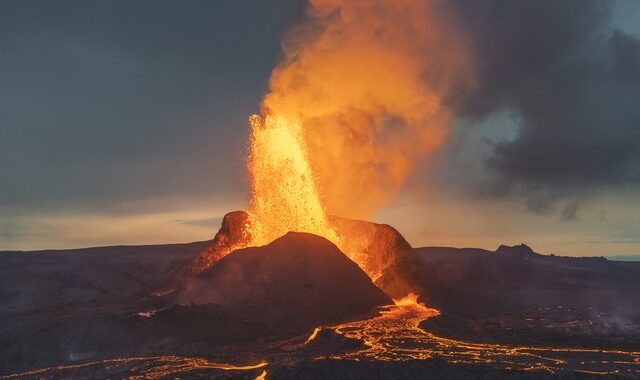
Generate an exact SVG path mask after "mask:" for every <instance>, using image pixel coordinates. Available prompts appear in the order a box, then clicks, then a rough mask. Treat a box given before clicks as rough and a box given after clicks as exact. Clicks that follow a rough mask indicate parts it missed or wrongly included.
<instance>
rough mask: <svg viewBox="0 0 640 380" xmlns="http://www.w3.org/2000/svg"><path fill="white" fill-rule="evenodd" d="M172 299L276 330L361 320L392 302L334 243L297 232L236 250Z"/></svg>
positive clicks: (189, 280) (186, 283) (185, 280)
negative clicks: (218, 307) (238, 314)
mask: <svg viewBox="0 0 640 380" xmlns="http://www.w3.org/2000/svg"><path fill="white" fill-rule="evenodd" d="M220 236H221V235H220V234H218V237H220ZM218 242H219V240H217V241H214V243H213V244H214V245H215V244H217V243H218ZM204 252H210V251H209V250H208V249H207V250H205V251H204ZM199 258H201V256H199ZM345 289H349V291H348V292H345ZM168 298H169V299H170V300H171V301H172V302H174V303H175V304H180V305H192V307H197V306H198V305H208V304H215V305H223V306H225V307H229V308H232V309H233V310H238V311H241V312H242V313H243V314H246V315H254V316H255V317H256V318H257V319H258V320H260V322H261V323H263V324H264V325H265V326H267V327H268V328H269V329H270V330H271V331H272V332H273V331H278V332H285V331H286V332H291V331H304V329H306V328H309V327H313V326H316V325H318V324H323V323H331V322H337V321H343V320H347V319H353V318H357V317H362V316H364V315H366V314H367V313H369V312H371V311H372V310H373V309H375V308H376V307H377V306H382V305H388V304H391V303H392V301H391V299H390V298H389V297H388V296H387V295H386V294H385V293H384V292H383V291H382V290H380V289H379V288H377V287H376V286H375V285H374V284H373V282H372V281H371V279H370V278H369V277H368V276H367V275H366V274H365V273H364V272H363V271H362V270H361V269H360V268H359V267H358V266H357V265H356V264H355V263H354V262H353V261H351V260H350V259H349V258H348V257H347V256H346V255H345V254H344V253H342V252H341V251H340V250H339V249H338V247H336V246H335V245H334V244H333V243H331V242H330V241H328V240H326V239H324V238H322V237H319V236H316V235H312V234H308V233H296V232H289V233H288V234H286V235H285V236H283V237H281V238H278V239H276V240H274V241H273V242H272V243H270V244H268V245H266V246H262V247H248V248H243V249H238V250H235V251H233V252H231V253H230V254H228V255H226V256H224V257H222V258H221V259H219V260H218V261H216V263H215V265H211V266H210V267H209V268H207V269H205V270H203V271H201V272H199V273H198V274H197V275H194V276H190V277H182V282H181V283H180V287H179V288H178V289H177V290H176V291H175V292H173V293H171V294H170V295H169V297H168Z"/></svg>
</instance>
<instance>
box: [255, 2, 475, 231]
mask: <svg viewBox="0 0 640 380" xmlns="http://www.w3.org/2000/svg"><path fill="white" fill-rule="evenodd" d="M453 25H454V23H453V22H452V20H451V19H450V18H449V17H448V15H447V14H446V12H444V11H443V10H442V8H441V6H440V2H439V1H435V0H426V1H414V0H400V1H393V2H391V1H376V0H373V1H366V0H355V1H348V2H343V1H337V0H311V1H310V5H309V8H308V10H307V19H306V21H305V22H304V23H303V24H302V25H299V26H297V27H295V28H294V29H293V30H291V31H290V33H289V34H288V36H287V37H286V38H285V41H284V43H283V54H284V57H283V59H282V61H281V63H280V64H279V65H278V66H277V67H276V68H275V69H274V71H273V73H272V76H271V79H270V92H269V93H268V94H267V95H266V96H265V98H264V100H263V104H262V114H263V116H264V117H268V116H270V115H278V116H279V117H285V118H287V119H289V120H295V121H296V122H297V123H299V125H300V126H301V133H302V138H303V141H304V145H305V149H306V150H307V159H308V161H309V165H310V167H311V169H312V173H313V181H314V182H315V186H316V188H317V190H318V193H319V196H320V198H321V201H322V204H323V206H324V209H325V211H326V212H327V213H331V214H338V215H343V216H349V217H358V218H364V217H368V216H370V215H371V213H372V212H374V211H375V210H377V209H379V208H381V207H383V206H384V205H385V204H387V203H388V202H389V201H390V200H391V199H393V197H394V196H396V195H397V193H398V191H399V190H400V189H401V187H402V185H403V184H404V183H405V181H406V180H407V178H408V176H409V175H410V174H411V172H412V170H413V169H414V167H415V162H416V161H417V159H419V158H421V157H424V156H425V155H428V154H429V153H430V152H432V151H433V150H434V149H436V148H437V147H438V146H439V145H440V144H441V143H442V142H443V139H444V138H445V137H446V135H447V124H448V122H449V119H450V111H449V110H448V109H447V107H446V105H445V103H446V98H447V97H448V96H450V95H451V94H452V92H453V91H455V90H456V89H457V88H460V87H461V86H468V85H470V84H471V83H472V81H471V75H469V72H470V71H469V69H468V67H469V65H468V59H467V57H466V55H465V49H464V46H463V44H462V43H461V41H462V39H461V38H459V36H457V34H456V31H455V28H454V27H453Z"/></svg>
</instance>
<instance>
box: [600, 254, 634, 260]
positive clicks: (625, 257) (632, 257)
mask: <svg viewBox="0 0 640 380" xmlns="http://www.w3.org/2000/svg"><path fill="white" fill-rule="evenodd" d="M605 257H606V258H607V259H608V260H614V261H640V255H628V256H605Z"/></svg>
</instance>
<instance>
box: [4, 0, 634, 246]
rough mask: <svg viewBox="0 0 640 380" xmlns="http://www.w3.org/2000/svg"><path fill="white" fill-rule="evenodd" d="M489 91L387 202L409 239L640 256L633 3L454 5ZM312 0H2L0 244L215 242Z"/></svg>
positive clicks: (242, 186) (390, 219)
mask: <svg viewBox="0 0 640 380" xmlns="http://www.w3.org/2000/svg"><path fill="white" fill-rule="evenodd" d="M445 6H446V7H448V8H450V12H452V14H454V15H455V16H456V19H457V20H459V27H460V29H461V30H462V33H463V35H465V36H466V38H467V42H468V47H469V49H470V55H471V56H472V57H473V59H474V66H475V68H476V80H477V86H476V87H475V88H474V89H473V91H464V92H462V93H460V94H455V96H452V98H451V99H449V100H448V103H449V106H450V107H451V109H452V110H454V115H455V120H454V123H453V125H451V126H450V129H451V132H450V136H449V138H448V139H447V142H446V144H445V145H444V146H443V147H442V148H441V149H440V150H439V151H438V152H437V154H436V155H434V156H432V157H429V160H428V162H421V163H420V168H421V170H418V171H417V172H416V173H415V175H414V176H413V177H412V178H411V179H410V181H409V183H408V184H407V186H406V187H405V191H404V192H403V194H402V196H401V197H399V198H398V199H397V200H396V201H395V202H393V203H392V204H390V205H389V206H388V207H387V208H385V209H384V210H382V211H381V212H379V214H378V215H376V218H375V219H376V220H377V221H380V222H385V223H389V224H392V225H394V226H395V227H397V228H398V229H399V230H400V231H401V232H403V233H404V234H405V236H406V237H407V238H408V240H410V241H411V242H412V243H413V244H414V245H448V246H479V247H485V248H491V249H493V248H495V247H496V246H497V245H499V244H503V243H504V244H516V243H521V242H525V243H527V244H529V245H531V246H532V247H533V248H534V249H536V250H538V251H541V252H545V253H551V252H553V253H557V254H564V255H633V254H640V188H639V185H640V2H638V1H635V0H624V1H623V0H618V1H616V2H614V1H599V0H597V1H595V0H594V1H588V0H576V1H563V2H558V1H554V0H549V1H511V0H509V1H507V0H504V1H500V0H479V1H463V0H451V1H448V2H446V4H445ZM304 9H305V2H304V1H300V0H279V1H269V2H266V1H211V2H207V1H188V2H184V1H183V2H178V1H102V2H100V1H93V2H87V1H82V0H78V1H57V2H49V1H24V0H20V1H18V0H16V1H11V0H9V1H3V2H0V249H1V250H14V249H25V250H27V249H41V248H67V247H83V246H96V245H111V244H143V243H164V242H187V241H194V240H204V239H208V238H211V237H212V235H213V234H214V233H215V232H216V230H217V227H218V225H219V223H220V219H221V217H222V216H223V215H224V213H225V212H227V211H230V210H233V209H239V208H243V207H245V204H246V198H247V185H246V181H245V172H244V157H245V152H246V140H247V134H248V133H247V132H248V127H247V117H248V115H250V114H252V113H255V112H257V111H258V106H259V103H260V99H261V97H262V95H263V94H264V93H265V92H266V91H267V81H268V79H269V74H270V72H271V70H272V69H273V67H274V66H275V65H276V64H277V62H278V59H279V57H280V41H281V39H282V36H283V34H284V33H285V31H286V30H287V29H288V28H289V27H290V26H291V25H293V24H295V23H296V22H299V21H300V20H301V18H302V17H303V15H304Z"/></svg>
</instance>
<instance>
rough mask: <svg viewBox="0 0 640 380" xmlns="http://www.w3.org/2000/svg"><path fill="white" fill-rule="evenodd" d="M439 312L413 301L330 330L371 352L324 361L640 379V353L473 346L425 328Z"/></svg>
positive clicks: (345, 355)
mask: <svg viewBox="0 0 640 380" xmlns="http://www.w3.org/2000/svg"><path fill="white" fill-rule="evenodd" d="M438 314H439V312H438V311H437V310H435V309H429V308H427V307H425V306H424V305H421V304H417V303H415V301H412V300H411V298H404V299H402V300H397V301H396V305H393V306H389V307H388V308H387V309H386V310H384V311H382V312H381V314H380V316H378V317H375V318H371V319H366V320H361V321H355V322H349V323H345V324H341V325H336V326H332V327H330V328H331V329H333V330H334V331H335V332H336V333H338V334H340V335H342V336H344V337H346V338H351V339H358V340H361V341H362V342H363V343H364V345H365V348H362V349H360V350H357V351H353V352H348V353H344V354H336V355H329V356H326V357H320V358H318V359H326V358H329V359H341V360H356V361H359V360H380V361H404V360H425V359H429V358H439V359H444V360H446V361H447V362H449V363H454V364H455V363H461V364H481V365H489V366H492V367H499V368H504V369H515V370H526V371H546V372H549V373H558V372H560V371H563V370H567V371H578V372H583V373H592V374H596V373H599V374H620V373H626V374H633V375H634V376H637V375H638V374H640V352H635V351H621V350H600V349H580V348H554V347H528V346H510V345H502V344H486V343H469V342H464V341H459V340H454V339H446V338H440V337H437V336H435V335H433V334H431V333H429V332H427V331H425V330H423V329H421V328H420V327H419V323H420V322H421V321H423V320H425V319H427V318H430V317H434V316H436V315H438Z"/></svg>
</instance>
